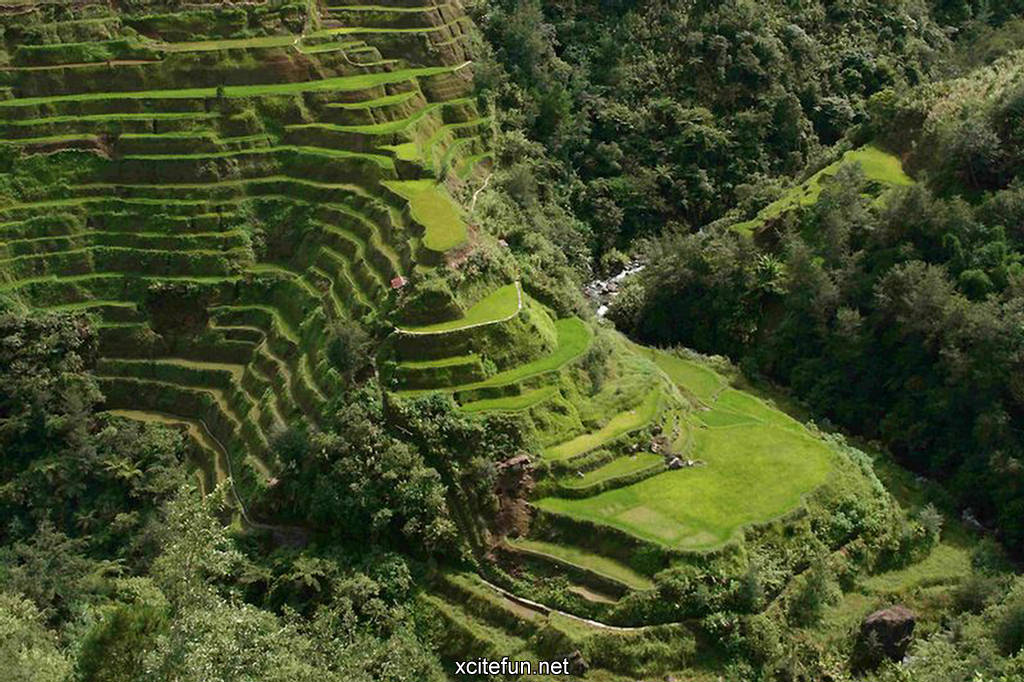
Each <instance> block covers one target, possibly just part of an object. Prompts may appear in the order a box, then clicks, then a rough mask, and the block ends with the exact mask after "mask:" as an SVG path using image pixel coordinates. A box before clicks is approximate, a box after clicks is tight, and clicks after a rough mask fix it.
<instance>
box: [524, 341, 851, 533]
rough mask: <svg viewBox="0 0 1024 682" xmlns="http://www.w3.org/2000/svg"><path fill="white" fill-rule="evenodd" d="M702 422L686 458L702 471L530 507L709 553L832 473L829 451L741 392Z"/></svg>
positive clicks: (726, 397)
mask: <svg viewBox="0 0 1024 682" xmlns="http://www.w3.org/2000/svg"><path fill="white" fill-rule="evenodd" d="M656 353H657V354H662V355H663V356H664V357H662V358H660V362H659V365H661V364H665V365H668V366H670V367H674V368H675V369H677V370H680V371H677V372H676V373H675V376H674V377H673V379H674V380H678V379H679V378H682V377H684V376H685V375H688V374H692V375H694V376H697V377H698V378H699V380H700V381H702V382H703V383H704V387H703V390H704V392H705V393H706V391H707V389H708V388H709V387H710V385H711V382H710V381H709V380H708V378H707V377H706V376H705V375H704V374H703V373H702V372H698V373H694V371H693V368H692V367H687V366H686V365H678V364H677V363H675V362H673V361H668V362H666V359H665V358H671V357H673V356H670V355H668V354H667V353H663V352H662V351H656ZM684 368H685V370H686V371H685V372H683V371H682V369H684ZM680 388H683V389H686V388H687V386H686V384H685V383H683V384H680ZM704 415H706V416H704ZM702 421H704V427H703V428H698V429H696V434H695V436H694V438H695V443H694V451H693V453H692V454H691V455H690V456H691V457H692V458H694V459H697V460H700V461H701V462H702V464H701V465H700V466H696V467H692V468H684V469H680V470H675V471H666V472H664V473H661V474H658V475H657V476H654V477H651V478H648V479H645V480H642V481H640V482H638V483H634V484H632V485H629V486H625V487H621V488H615V489H612V490H609V491H606V492H603V493H601V494H599V495H595V496H593V497H587V498H583V499H562V498H555V497H548V498H545V499H542V500H539V501H537V502H536V503H535V504H536V505H537V506H538V507H539V508H541V509H544V510H547V511H551V512H556V513H560V514H566V515H568V516H571V517H575V518H580V519H584V520H588V521H593V522H597V523H602V524H607V525H610V526H613V527H615V528H619V529H621V530H624V531H626V532H628V533H632V534H634V535H636V536H637V537H640V538H643V539H645V540H649V541H652V542H657V543H660V544H663V545H666V546H669V547H674V548H679V549H693V550H699V549H709V548H713V547H717V546H719V545H721V544H723V543H725V542H728V541H729V540H730V539H732V538H734V537H735V536H736V534H737V532H738V531H739V530H740V529H741V528H742V527H743V526H745V525H747V524H750V523H757V522H761V521H767V520H770V519H773V518H776V517H779V516H782V515H784V514H786V513H787V512H789V511H792V510H793V509H795V508H797V507H799V506H800V504H801V502H802V499H803V496H804V495H806V494H808V493H809V492H811V491H813V490H814V489H815V488H816V487H818V486H819V485H821V484H822V483H824V481H825V479H826V477H827V476H828V474H829V471H830V470H831V468H832V454H831V451H830V450H829V449H828V447H827V446H826V445H825V444H824V443H823V442H821V441H820V440H818V439H817V438H814V437H813V436H811V435H810V433H808V432H807V431H806V430H805V429H803V427H802V426H800V425H799V423H797V422H796V421H795V420H793V419H791V418H790V417H788V416H787V415H785V414H783V413H781V412H779V411H777V410H775V409H774V408H771V407H770V406H768V405H767V404H766V403H764V402H763V401H761V400H760V399H758V398H756V397H755V396H752V395H750V394H747V393H744V392H742V391H737V390H735V389H727V390H726V391H724V392H723V394H722V396H721V398H720V403H716V404H715V405H714V406H713V408H712V410H711V412H710V413H703V414H702ZM711 424H715V425H714V426H711ZM620 466H625V465H620ZM752 491H756V494H752Z"/></svg>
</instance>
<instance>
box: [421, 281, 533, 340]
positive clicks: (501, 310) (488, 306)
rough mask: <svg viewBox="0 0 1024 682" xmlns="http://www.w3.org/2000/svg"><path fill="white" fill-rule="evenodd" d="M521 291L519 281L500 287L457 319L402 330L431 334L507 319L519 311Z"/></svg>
mask: <svg viewBox="0 0 1024 682" xmlns="http://www.w3.org/2000/svg"><path fill="white" fill-rule="evenodd" d="M520 302H521V292H520V289H519V282H513V283H512V284H507V285H505V286H503V287H499V288H497V289H495V290H494V291H492V292H491V293H490V294H488V295H487V296H485V297H484V298H482V299H481V300H479V301H477V302H476V303H475V304H474V305H473V306H472V307H471V308H470V309H469V310H467V311H466V314H465V315H463V316H462V317H460V318H459V319H457V320H449V321H448V322H438V323H437V324H429V325H425V326H422V327H402V328H401V331H403V332H407V333H410V334H430V333H441V332H451V331H457V330H459V329H465V328H467V327H473V326H476V325H481V324H487V323H488V322H497V321H499V320H507V319H508V318H510V317H512V316H513V315H515V314H516V313H518V312H519V308H520Z"/></svg>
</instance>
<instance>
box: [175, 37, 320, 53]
mask: <svg viewBox="0 0 1024 682" xmlns="http://www.w3.org/2000/svg"><path fill="white" fill-rule="evenodd" d="M300 38H301V36H297V35H288V36H259V37H256V38H232V39H227V40H201V41H190V42H180V43H160V44H159V45H157V46H156V47H157V49H160V50H163V51H164V52H206V51H210V50H237V49H247V48H260V47H287V46H289V45H295V44H296V43H297V42H299V41H300Z"/></svg>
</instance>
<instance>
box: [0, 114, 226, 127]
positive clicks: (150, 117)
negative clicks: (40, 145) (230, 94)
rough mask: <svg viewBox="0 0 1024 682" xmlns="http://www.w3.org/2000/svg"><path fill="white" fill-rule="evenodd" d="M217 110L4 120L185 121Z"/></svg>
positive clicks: (17, 122)
mask: <svg viewBox="0 0 1024 682" xmlns="http://www.w3.org/2000/svg"><path fill="white" fill-rule="evenodd" d="M219 117H220V114H219V113H217V112H199V111H195V112H193V111H189V112H183V113H178V112H154V113H151V114H83V115H81V116H49V117H46V118H27V119H16V120H13V121H4V125H9V126H34V125H47V124H51V123H78V122H96V121H99V122H106V121H187V120H196V121H199V120H205V119H213V118H219Z"/></svg>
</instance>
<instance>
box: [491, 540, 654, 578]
mask: <svg viewBox="0 0 1024 682" xmlns="http://www.w3.org/2000/svg"><path fill="white" fill-rule="evenodd" d="M508 544H509V545H511V546H512V547H515V548H517V549H523V550H526V551H528V552H531V553H534V554H539V555H542V556H543V555H547V556H551V557H554V558H555V559H558V560H560V561H564V562H566V563H569V564H573V565H575V566H581V567H583V568H586V569H587V570H590V571H593V572H594V573H597V574H599V575H603V576H606V577H609V578H611V579H613V580H617V581H618V582H621V583H623V584H625V585H627V586H629V587H631V588H633V589H635V590H647V589H650V588H651V587H654V583H653V582H651V580H650V578H648V577H647V576H644V575H641V574H640V573H637V572H636V571H634V570H633V569H631V568H629V567H628V566H625V565H623V564H621V563H619V562H618V561H615V560H614V559H609V558H608V557H604V556H601V555H599V554H594V553H592V552H588V551H586V550H584V549H580V548H579V547H575V546H572V545H556V544H554V543H551V542H543V541H541V540H527V539H516V540H509V541H508Z"/></svg>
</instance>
